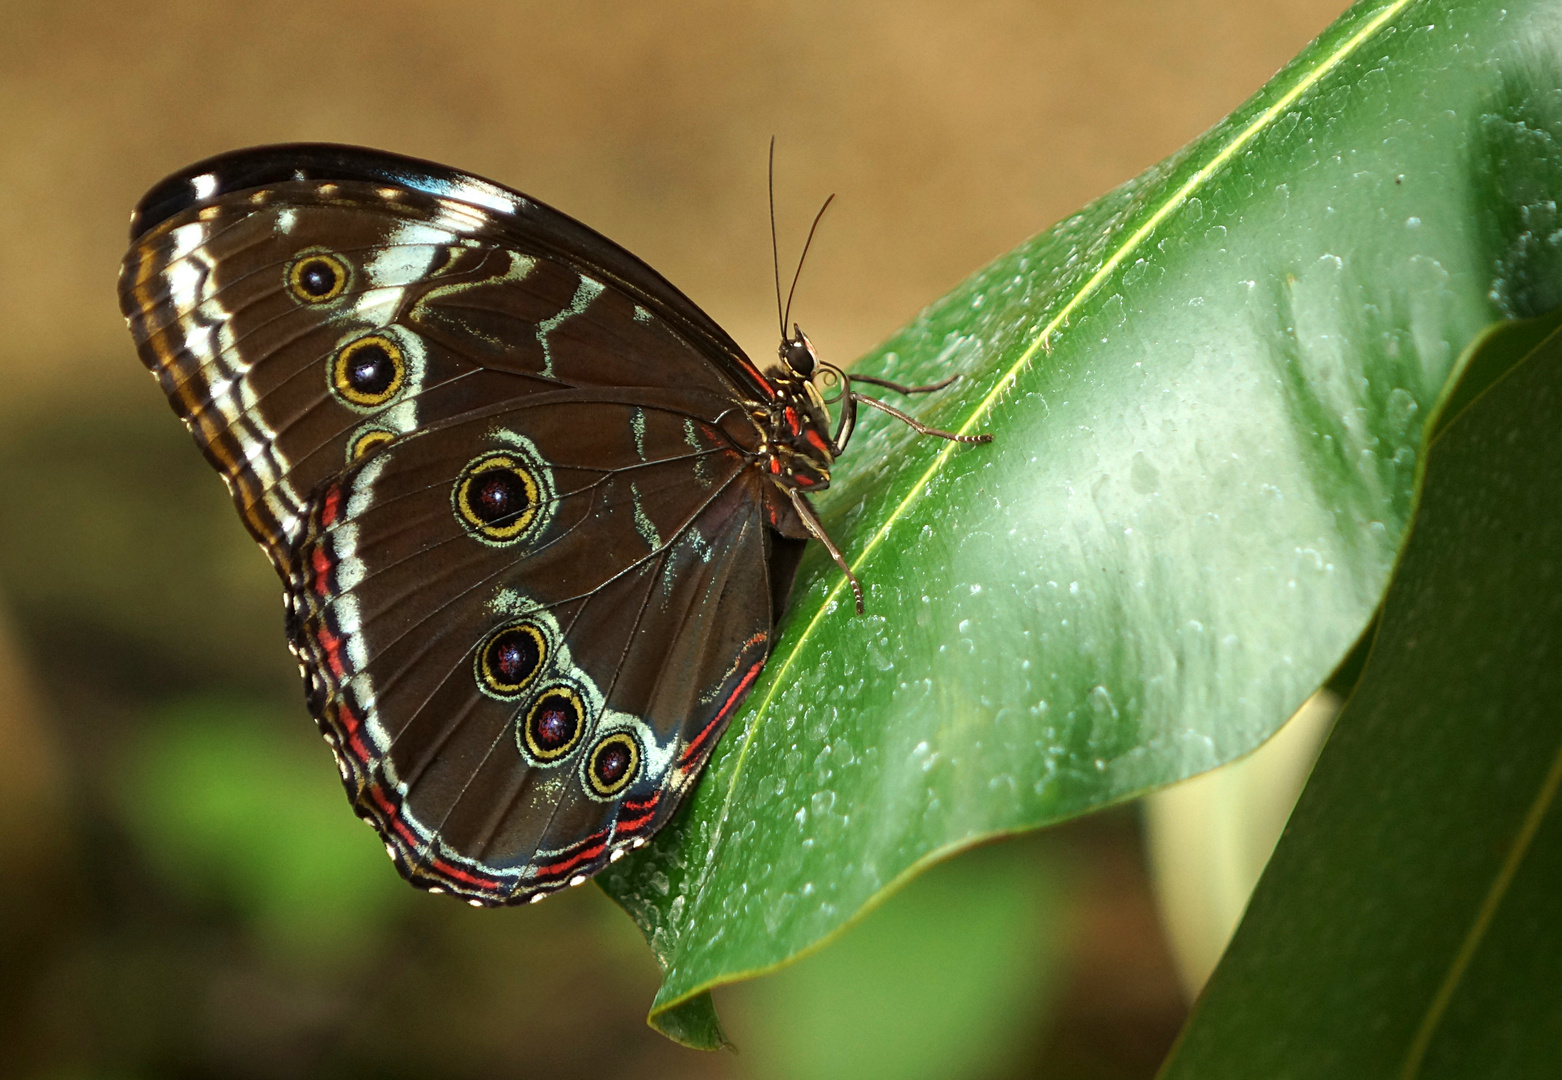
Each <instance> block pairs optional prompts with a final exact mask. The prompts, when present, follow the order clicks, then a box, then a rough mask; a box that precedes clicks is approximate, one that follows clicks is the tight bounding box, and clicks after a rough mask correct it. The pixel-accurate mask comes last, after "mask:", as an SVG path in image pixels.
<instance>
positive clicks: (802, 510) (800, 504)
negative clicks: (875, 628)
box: [786, 488, 864, 615]
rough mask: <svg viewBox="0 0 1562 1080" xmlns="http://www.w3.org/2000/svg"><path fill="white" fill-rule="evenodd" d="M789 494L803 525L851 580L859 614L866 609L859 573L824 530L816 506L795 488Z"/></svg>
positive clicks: (788, 489)
mask: <svg viewBox="0 0 1562 1080" xmlns="http://www.w3.org/2000/svg"><path fill="white" fill-rule="evenodd" d="M786 493H787V495H788V496H789V497H790V498H791V500H792V506H793V508H794V509H796V510H797V516H798V517H800V518H801V519H802V520H803V527H804V528H806V529H807V530H808V531H809V532H810V533H812V534H813V538H814V539H815V540H817V541H819V542H820V543H821V544H823V545H824V549H825V550H826V551H828V552H829V553H830V558H832V559H834V560H835V565H836V566H839V567H840V568H841V573H843V574H845V575H846V580H847V581H849V582H851V586H852V595H853V596H855V597H856V598H857V614H859V615H861V614H862V613H863V611H864V608H863V606H862V585H861V584H860V583H859V582H858V581H857V575H856V574H854V573H852V568H851V567H849V566H847V565H846V556H844V555H842V554H841V549H840V548H838V547H836V546H835V541H834V540H831V539H830V534H829V533H827V532H825V531H824V525H822V524H821V523H820V521H819V518H818V515H816V514H815V513H814V508H813V507H811V506H809V505H808V502H807V500H806V499H804V498H803V497H802V496H801V495H799V494H798V493H797V490H796V489H795V488H787V492H786Z"/></svg>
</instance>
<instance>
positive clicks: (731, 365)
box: [120, 146, 768, 575]
mask: <svg viewBox="0 0 1562 1080" xmlns="http://www.w3.org/2000/svg"><path fill="white" fill-rule="evenodd" d="M290 155H291V157H290ZM288 161H293V162H295V164H293V165H292V166H291V167H289V166H287V165H286V163H287V162H288ZM132 234H133V243H132V247H131V250H130V253H129V254H128V255H127V257H126V261H125V265H124V269H123V271H122V273H121V277H120V299H121V306H122V308H123V310H124V312H125V315H126V318H127V320H128V322H129V324H130V328H131V332H132V334H133V336H134V338H135V340H136V344H137V347H138V350H139V352H140V355H141V357H142V360H143V361H144V362H145V363H146V365H147V366H148V367H149V368H150V369H151V370H152V371H153V373H154V374H155V375H156V376H157V378H158V380H159V382H160V384H161V385H162V387H163V390H164V391H165V392H166V393H167V395H168V398H169V401H170V403H171V404H172V405H173V407H174V409H175V411H176V412H177V413H178V414H179V415H180V416H181V417H182V418H183V419H184V421H185V423H186V425H187V426H188V427H189V428H190V430H191V432H192V434H193V435H194V436H195V439H196V441H197V443H198V444H199V445H200V447H201V449H202V450H203V451H204V452H205V454H206V455H207V457H208V458H209V460H210V461H211V462H212V464H213V465H214V466H216V468H217V469H218V471H219V472H220V473H221V474H222V475H223V477H224V479H225V480H226V481H227V483H228V486H229V489H230V490H231V492H232V494H233V498H234V501H235V503H236V504H237V506H238V509H239V512H240V514H241V515H242V517H243V519H244V521H245V523H246V525H247V526H248V528H249V529H250V531H251V533H252V534H253V535H254V536H255V538H256V539H257V540H258V541H259V542H260V543H261V545H262V547H263V548H265V550H266V551H267V553H268V554H269V555H270V556H271V557H272V559H273V561H274V562H275V563H276V565H277V566H278V569H279V570H281V571H282V572H283V573H284V575H285V574H286V573H287V571H288V570H289V568H290V552H291V550H292V548H293V547H294V545H295V544H296V543H297V541H298V539H299V537H300V535H301V532H302V526H303V522H302V514H303V509H304V506H305V504H306V503H307V501H308V499H309V497H310V494H311V493H312V492H313V491H314V489H315V488H316V487H317V486H318V485H320V484H321V483H322V482H324V481H326V480H327V479H330V478H332V477H334V476H335V475H336V474H337V473H339V472H341V471H342V470H343V469H344V468H346V467H347V466H348V465H349V464H351V463H352V462H353V461H354V460H356V459H358V458H361V457H364V456H366V455H368V454H370V453H373V452H374V451H376V450H378V449H379V448H381V447H382V446H384V445H385V444H386V443H387V442H389V441H390V440H392V439H395V438H398V437H401V436H403V435H405V434H407V433H409V432H413V431H417V430H419V429H421V428H424V427H427V426H430V425H433V424H438V423H440V422H442V421H444V420H447V419H450V418H452V417H459V416H462V415H465V414H467V413H470V412H472V411H474V410H477V409H480V408H483V407H486V406H488V405H490V404H492V403H495V402H503V401H513V400H518V399H521V398H524V397H527V396H529V395H533V394H538V393H548V392H554V391H558V390H560V389H567V388H572V387H575V388H578V387H614V388H620V389H623V388H640V387H644V388H651V389H667V388H682V389H690V390H694V391H700V392H709V393H713V394H716V395H719V396H724V397H726V398H728V399H730V400H732V401H742V400H745V399H746V398H748V397H751V396H753V395H755V394H759V395H761V396H762V395H763V394H765V393H767V392H768V391H767V388H766V386H765V384H764V381H763V379H762V378H760V376H759V375H758V373H757V372H756V371H753V369H752V365H749V363H748V361H747V360H746V359H745V358H743V357H742V353H741V352H740V351H738V350H737V347H736V346H735V345H732V344H731V341H730V339H729V338H727V337H726V335H724V334H722V333H721V332H720V331H719V330H717V329H715V328H714V324H713V323H711V322H710V320H709V319H708V318H706V317H705V316H704V315H703V314H702V313H700V312H699V309H698V308H696V307H695V306H694V305H693V304H692V303H690V302H689V301H688V300H687V299H686V298H684V297H683V296H682V294H681V293H679V292H678V291H677V290H676V289H674V288H673V287H672V286H671V285H668V284H667V283H666V282H665V281H664V280H662V279H661V278H660V277H659V276H658V275H656V274H655V273H654V271H651V270H650V269H649V268H648V267H646V266H645V265H644V264H643V263H641V262H640V261H639V260H638V259H635V258H634V257H633V256H632V255H630V254H629V253H628V252H625V251H624V250H623V249H622V248H619V247H617V246H616V245H613V244H612V243H611V242H609V241H607V240H605V239H603V238H601V237H600V236H598V235H597V234H596V233H593V232H591V230H589V229H586V228H585V226H582V225H580V224H579V223H577V222H574V221H573V220H571V219H569V218H567V217H566V216H565V215H563V214H560V213H558V212H557V211H554V210H551V209H550V208H548V207H546V206H543V205H542V204H540V203H536V202H535V201H534V200H529V199H527V198H526V197H525V196H522V195H519V194H518V193H514V192H508V191H507V190H506V189H503V188H500V187H499V186H498V185H493V184H490V183H488V182H487V181H482V180H480V179H478V178H475V177H469V176H465V175H464V174H459V173H454V172H451V171H450V170H444V169H441V168H440V167H438V166H433V165H428V164H426V163H421V162H414V161H411V160H410V159H401V158H395V157H392V156H390V155H383V154H376V153H373V152H369V151H361V150H354V149H351V148H342V147H309V146H303V147H279V148H266V149H262V150H253V151H242V152H240V153H237V154H232V155H227V156H225V157H223V158H218V159H214V160H213V161H210V162H205V163H202V164H201V165H199V166H195V167H193V168H192V169H191V170H187V171H186V172H185V173H183V174H180V175H178V176H176V177H171V178H170V179H169V180H167V181H165V182H164V183H163V184H161V185H159V186H158V187H157V188H155V189H154V190H153V191H152V192H151V193H149V194H148V196H147V198H146V199H145V200H143V203H142V206H141V208H140V209H139V210H138V212H137V216H136V218H135V220H134V222H133V225H132Z"/></svg>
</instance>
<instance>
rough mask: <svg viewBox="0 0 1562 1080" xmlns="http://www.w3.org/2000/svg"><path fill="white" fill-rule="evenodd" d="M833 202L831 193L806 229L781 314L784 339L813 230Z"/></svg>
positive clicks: (811, 244) (811, 241)
mask: <svg viewBox="0 0 1562 1080" xmlns="http://www.w3.org/2000/svg"><path fill="white" fill-rule="evenodd" d="M834 201H835V193H834V192H831V193H830V197H829V198H828V199H826V200H824V205H823V206H821V207H820V208H819V212H818V213H817V214H815V215H814V223H813V224H812V225H811V226H809V228H808V239H807V240H805V241H803V254H802V256H801V257H800V258H799V259H798V260H797V273H795V274H793V275H792V287H791V289H789V290H788V291H787V294H786V311H784V312H782V314H781V336H782V337H786V322H787V320H788V319H790V318H791V317H792V294H793V293H795V292H797V279H798V278H800V277H802V276H803V263H804V262H805V261H806V260H807V258H808V249H809V248H810V247H812V246H813V242H814V230H816V229H818V228H819V220H820V219H821V218H823V217H824V212H825V211H826V210H828V209H830V204H831V203H832V202H834ZM777 293H778V295H779V290H777Z"/></svg>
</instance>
